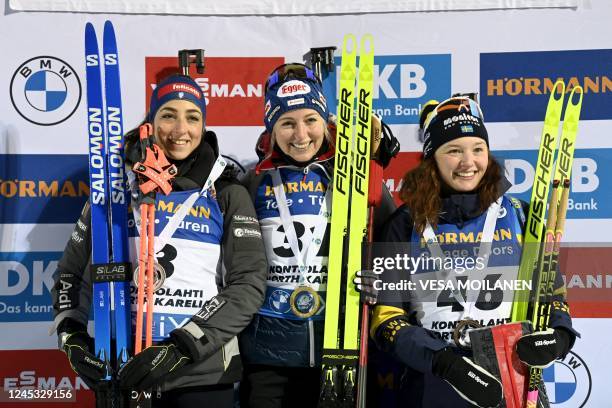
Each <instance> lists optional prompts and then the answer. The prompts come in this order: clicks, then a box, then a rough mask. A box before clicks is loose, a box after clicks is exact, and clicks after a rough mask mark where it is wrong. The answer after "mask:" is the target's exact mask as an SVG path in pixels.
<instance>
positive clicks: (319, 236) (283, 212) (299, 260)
mask: <svg viewBox="0 0 612 408" xmlns="http://www.w3.org/2000/svg"><path fill="white" fill-rule="evenodd" d="M272 184H273V185H274V186H273V188H272V190H273V191H274V198H275V199H276V204H277V205H278V213H279V215H280V219H281V222H282V224H283V228H284V230H285V236H286V237H287V241H289V246H290V247H291V251H292V252H293V258H294V260H295V262H296V264H297V265H298V266H299V270H300V281H299V283H303V282H304V281H305V280H306V276H305V275H306V272H307V268H308V265H310V262H311V261H312V259H313V258H314V256H315V254H316V253H317V252H318V251H319V248H320V247H321V245H322V244H323V237H324V235H325V229H326V228H327V223H328V221H329V217H330V214H329V212H328V211H327V209H328V208H331V203H330V200H331V191H332V188H331V182H330V184H329V185H328V186H327V191H326V192H325V197H324V199H323V202H322V203H321V208H320V209H319V214H318V216H317V219H318V220H320V221H319V222H318V223H317V224H316V225H315V228H314V231H313V233H312V240H311V241H310V244H308V245H306V244H305V245H304V246H305V248H304V250H305V255H304V254H303V252H301V251H300V246H299V244H298V239H297V234H296V232H295V227H294V225H293V220H292V219H291V211H290V210H289V206H288V205H287V196H286V195H285V189H284V188H283V180H282V178H281V175H280V171H279V170H278V169H274V170H273V171H272Z"/></svg>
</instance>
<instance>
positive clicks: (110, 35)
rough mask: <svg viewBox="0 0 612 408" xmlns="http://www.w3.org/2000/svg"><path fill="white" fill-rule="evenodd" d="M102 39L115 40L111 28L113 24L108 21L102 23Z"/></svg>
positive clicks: (113, 28)
mask: <svg viewBox="0 0 612 408" xmlns="http://www.w3.org/2000/svg"><path fill="white" fill-rule="evenodd" d="M104 38H105V39H106V41H108V40H113V41H114V40H115V27H114V26H113V23H111V21H110V20H106V21H105V22H104Z"/></svg>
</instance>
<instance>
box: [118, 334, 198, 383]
mask: <svg viewBox="0 0 612 408" xmlns="http://www.w3.org/2000/svg"><path fill="white" fill-rule="evenodd" d="M190 361H191V359H190V358H189V357H187V356H186V355H184V354H183V353H181V351H180V350H179V349H178V348H177V347H176V345H175V344H174V343H171V342H169V343H166V344H160V345H157V346H151V347H149V348H147V349H145V350H143V351H142V352H140V353H138V354H136V355H135V356H134V357H132V358H130V359H129V360H128V362H127V363H126V364H125V365H124V366H123V367H122V368H121V369H120V370H119V384H120V386H121V388H125V389H130V390H131V389H135V390H139V391H142V390H146V389H149V388H151V387H152V386H153V385H155V384H157V383H159V382H160V381H161V380H162V379H163V378H164V377H165V376H166V375H168V374H170V373H172V372H174V371H175V370H177V369H178V368H180V367H182V366H184V365H185V364H187V363H189V362H190Z"/></svg>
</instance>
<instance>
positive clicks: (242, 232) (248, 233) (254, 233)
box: [234, 228, 261, 238]
mask: <svg viewBox="0 0 612 408" xmlns="http://www.w3.org/2000/svg"><path fill="white" fill-rule="evenodd" d="M234 236H235V237H236V238H261V233H260V232H259V231H258V230H255V229H251V228H236V229H234Z"/></svg>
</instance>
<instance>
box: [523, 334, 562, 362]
mask: <svg viewBox="0 0 612 408" xmlns="http://www.w3.org/2000/svg"><path fill="white" fill-rule="evenodd" d="M569 349H570V335H569V333H567V332H566V331H565V330H563V329H548V330H545V331H538V332H535V333H531V334H525V335H524V336H522V337H521V338H520V339H519V341H518V342H517V343H516V353H517V354H518V357H519V359H520V360H521V361H522V362H523V363H525V364H526V365H528V366H530V367H535V368H546V367H548V366H550V365H551V364H552V363H553V362H554V361H555V360H556V359H558V358H560V357H563V356H564V355H566V354H567V352H568V351H569Z"/></svg>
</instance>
